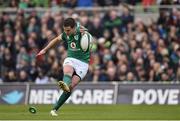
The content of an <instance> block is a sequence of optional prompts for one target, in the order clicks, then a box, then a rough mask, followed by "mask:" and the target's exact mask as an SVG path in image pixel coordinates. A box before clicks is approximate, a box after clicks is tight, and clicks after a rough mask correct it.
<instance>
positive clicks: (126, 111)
mask: <svg viewBox="0 0 180 121" xmlns="http://www.w3.org/2000/svg"><path fill="white" fill-rule="evenodd" d="M33 106H35V107H36V108H37V113H36V114H31V113H30V112H28V108H29V106H28V105H0V120H180V105H178V106H169V105H151V106H147V105H138V106H132V105H64V106H63V107H62V109H61V110H60V111H59V112H58V114H59V116H58V117H52V116H50V115H49V111H50V109H51V107H52V105H33Z"/></svg>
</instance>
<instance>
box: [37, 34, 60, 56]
mask: <svg viewBox="0 0 180 121" xmlns="http://www.w3.org/2000/svg"><path fill="white" fill-rule="evenodd" d="M60 40H62V34H60V35H59V36H57V37H56V38H54V39H53V40H51V41H50V42H49V44H48V45H47V46H46V47H45V48H43V49H42V50H41V51H40V52H39V53H38V54H37V55H36V56H37V57H38V56H40V55H43V54H45V53H46V52H47V51H48V50H49V49H50V48H52V47H53V46H54V45H56V44H57V43H58V42H59V41H60Z"/></svg>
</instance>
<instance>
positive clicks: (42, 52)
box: [36, 49, 46, 58]
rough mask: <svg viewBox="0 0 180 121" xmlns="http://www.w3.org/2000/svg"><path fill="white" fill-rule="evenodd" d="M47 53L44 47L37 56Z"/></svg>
mask: <svg viewBox="0 0 180 121" xmlns="http://www.w3.org/2000/svg"><path fill="white" fill-rule="evenodd" d="M45 53H46V51H45V50H44V49H42V50H41V51H40V52H39V53H38V54H37V55H36V58H38V57H40V56H42V55H44V54H45Z"/></svg>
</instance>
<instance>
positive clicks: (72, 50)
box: [62, 24, 90, 63]
mask: <svg viewBox="0 0 180 121" xmlns="http://www.w3.org/2000/svg"><path fill="white" fill-rule="evenodd" d="M62 40H63V41H66V42H67V45H68V50H67V53H68V55H67V56H68V57H71V58H76V59H78V60H81V61H83V62H85V63H89V60H90V49H89V48H88V49H87V51H83V50H82V48H81V45H80V41H81V33H80V25H79V24H77V27H76V33H75V34H74V35H70V36H69V37H68V36H67V35H66V33H65V32H63V33H62Z"/></svg>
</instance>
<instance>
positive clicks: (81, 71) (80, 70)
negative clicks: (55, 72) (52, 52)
mask: <svg viewBox="0 0 180 121" xmlns="http://www.w3.org/2000/svg"><path fill="white" fill-rule="evenodd" d="M65 65H70V66H72V67H73V68H74V70H75V72H76V74H77V75H78V76H79V77H80V78H81V80H82V79H83V78H84V77H85V75H86V74H87V72H88V68H89V65H88V64H87V63H85V62H83V61H80V60H78V59H75V58H70V57H68V58H66V59H65V60H64V63H63V67H64V66H65Z"/></svg>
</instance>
